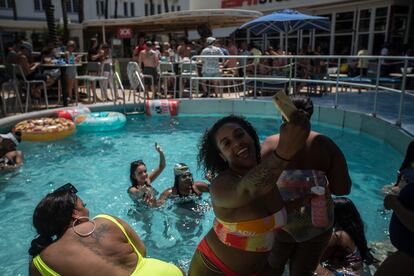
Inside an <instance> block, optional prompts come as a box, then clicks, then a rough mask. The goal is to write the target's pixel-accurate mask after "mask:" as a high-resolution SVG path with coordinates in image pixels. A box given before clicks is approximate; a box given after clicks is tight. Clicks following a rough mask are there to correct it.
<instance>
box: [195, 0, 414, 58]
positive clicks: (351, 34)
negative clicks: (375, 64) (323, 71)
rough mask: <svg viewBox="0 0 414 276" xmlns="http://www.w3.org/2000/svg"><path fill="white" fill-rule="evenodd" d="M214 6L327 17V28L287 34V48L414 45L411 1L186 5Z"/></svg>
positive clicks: (200, 0)
mask: <svg viewBox="0 0 414 276" xmlns="http://www.w3.org/2000/svg"><path fill="white" fill-rule="evenodd" d="M215 8H223V9H225V8H232V9H237V8H240V9H248V10H257V11H260V12H263V13H270V12H273V11H276V10H280V9H285V8H289V9H296V10H299V11H301V12H304V13H307V14H311V15H320V16H324V17H328V18H329V19H330V21H331V31H330V32H324V31H306V32H305V31H304V32H297V33H294V34H292V35H290V36H289V50H290V51H292V52H297V51H298V50H299V49H300V48H303V47H305V46H308V45H310V46H311V47H317V46H320V47H321V48H322V51H323V52H324V53H325V54H356V53H357V52H358V50H360V49H367V50H368V51H369V52H370V53H372V54H378V53H379V51H380V49H381V47H382V45H383V44H384V43H385V42H388V43H391V44H392V45H394V46H397V47H398V46H399V47H401V48H402V46H403V45H409V46H410V45H411V47H412V46H413V45H414V27H413V25H414V1H408V0H358V1H355V0H313V1H309V0H209V1H205V0H192V1H191V4H190V9H215ZM241 36H244V37H245V36H247V37H248V39H249V40H252V41H255V40H256V41H260V40H262V37H253V36H250V35H249V34H242V35H241ZM268 40H269V41H268V42H269V44H270V45H272V46H273V47H279V46H281V45H282V38H281V37H280V35H279V34H277V33H275V34H272V35H268ZM258 45H260V44H259V43H258ZM395 54H398V53H395Z"/></svg>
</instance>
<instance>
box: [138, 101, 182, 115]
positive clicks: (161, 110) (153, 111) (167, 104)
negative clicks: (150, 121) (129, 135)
mask: <svg viewBox="0 0 414 276" xmlns="http://www.w3.org/2000/svg"><path fill="white" fill-rule="evenodd" d="M178 105H179V101H178V100H148V101H147V102H146V114H147V115H149V116H154V115H167V116H168V115H169V116H177V114H178Z"/></svg>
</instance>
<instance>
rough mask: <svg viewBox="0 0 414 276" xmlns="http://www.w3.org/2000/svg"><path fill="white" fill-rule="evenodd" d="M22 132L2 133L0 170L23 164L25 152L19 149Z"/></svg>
mask: <svg viewBox="0 0 414 276" xmlns="http://www.w3.org/2000/svg"><path fill="white" fill-rule="evenodd" d="M20 141H21V133H20V132H19V131H17V132H16V133H11V132H9V133H7V134H0V170H3V169H8V168H15V167H18V166H21V165H22V164H23V153H22V152H21V151H18V150H17V146H18V145H19V143H20Z"/></svg>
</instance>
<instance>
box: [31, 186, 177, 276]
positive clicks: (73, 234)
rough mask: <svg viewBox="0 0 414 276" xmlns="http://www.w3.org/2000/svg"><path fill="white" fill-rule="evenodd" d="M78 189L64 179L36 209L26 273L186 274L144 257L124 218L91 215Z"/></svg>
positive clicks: (140, 244) (154, 275)
mask: <svg viewBox="0 0 414 276" xmlns="http://www.w3.org/2000/svg"><path fill="white" fill-rule="evenodd" d="M77 192H78V191H77V189H76V188H75V187H74V186H73V185H72V184H70V183H67V184H65V185H63V186H62V187H60V188H58V189H56V190H55V191H54V192H52V193H49V194H47V195H46V196H45V197H44V198H43V199H42V200H41V201H40V203H39V204H38V205H37V207H36V209H35V210H34V213H33V226H34V228H35V229H36V231H37V237H36V238H35V239H33V241H32V242H31V246H30V249H29V254H30V255H31V256H32V259H31V261H30V264H29V274H30V275H92V274H93V275H153V276H161V275H166V276H179V275H184V273H183V272H182V271H181V270H180V269H179V268H178V267H176V266H175V265H173V264H170V263H166V262H164V261H160V260H157V259H152V258H146V257H145V256H146V249H145V245H144V244H143V242H142V241H141V239H140V238H139V236H138V235H137V234H136V233H135V231H134V230H133V229H132V227H131V226H130V225H129V224H128V223H126V222H125V221H123V220H121V219H119V218H117V217H114V216H111V215H102V214H101V215H97V216H96V217H95V218H93V219H90V218H89V210H88V209H87V208H86V204H85V203H84V202H83V201H82V199H81V198H80V197H79V196H77V194H76V193H77Z"/></svg>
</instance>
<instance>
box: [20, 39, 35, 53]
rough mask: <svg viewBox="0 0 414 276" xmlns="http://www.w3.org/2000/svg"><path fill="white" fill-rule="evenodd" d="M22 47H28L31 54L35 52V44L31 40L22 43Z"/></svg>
mask: <svg viewBox="0 0 414 276" xmlns="http://www.w3.org/2000/svg"><path fill="white" fill-rule="evenodd" d="M20 48H21V49H26V50H27V51H29V53H30V54H31V53H32V52H33V46H32V44H30V43H29V42H27V41H25V42H23V43H22V44H21V45H20Z"/></svg>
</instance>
